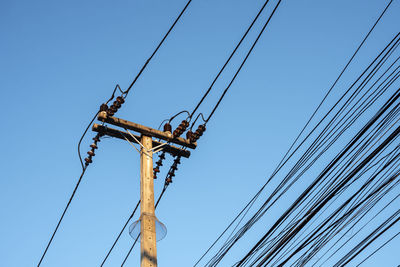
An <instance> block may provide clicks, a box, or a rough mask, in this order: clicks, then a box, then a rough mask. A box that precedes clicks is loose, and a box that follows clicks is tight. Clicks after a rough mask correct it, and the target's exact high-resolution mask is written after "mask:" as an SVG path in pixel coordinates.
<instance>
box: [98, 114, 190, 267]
mask: <svg viewBox="0 0 400 267" xmlns="http://www.w3.org/2000/svg"><path fill="white" fill-rule="evenodd" d="M98 120H99V121H102V122H103V123H109V124H112V125H115V126H118V127H122V128H124V129H125V131H120V130H117V129H113V128H109V127H107V126H103V125H99V124H96V123H95V124H94V125H93V128H92V130H93V131H95V132H99V133H102V134H104V135H108V136H111V137H116V138H119V139H123V140H126V141H129V142H131V143H136V144H139V145H140V146H141V149H140V266H141V267H157V245H156V225H155V223H156V216H155V208H154V180H153V179H154V178H153V153H156V152H159V151H161V150H163V151H165V152H167V153H170V154H171V155H173V156H181V157H185V158H188V157H189V156H190V151H188V150H186V149H183V148H178V147H177V146H174V145H172V144H176V145H180V146H183V147H187V148H192V149H195V148H196V146H197V144H196V143H195V142H191V141H190V140H188V139H184V138H181V137H174V136H173V135H172V134H171V132H170V131H165V132H162V131H159V130H155V129H153V128H150V127H146V126H143V125H140V124H137V123H134V122H130V121H127V120H123V119H120V118H116V117H111V116H108V115H107V113H106V112H104V111H102V112H100V113H99V115H98ZM128 129H129V130H132V131H135V132H138V133H140V136H138V135H135V134H132V133H131V132H129V131H128ZM153 138H157V139H160V140H163V141H165V142H161V141H156V140H153Z"/></svg>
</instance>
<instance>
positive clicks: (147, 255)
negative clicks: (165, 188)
mask: <svg viewBox="0 0 400 267" xmlns="http://www.w3.org/2000/svg"><path fill="white" fill-rule="evenodd" d="M141 143H142V145H143V147H142V149H141V150H140V200H141V202H140V255H141V256H140V266H141V267H155V266H157V246H156V221H155V218H156V217H155V212H154V182H153V151H152V147H153V140H152V138H151V137H150V136H146V135H143V134H142V138H141Z"/></svg>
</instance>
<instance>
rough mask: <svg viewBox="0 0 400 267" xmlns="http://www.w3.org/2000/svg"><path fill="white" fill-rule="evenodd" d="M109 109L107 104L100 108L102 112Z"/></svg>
mask: <svg viewBox="0 0 400 267" xmlns="http://www.w3.org/2000/svg"><path fill="white" fill-rule="evenodd" d="M107 109H108V106H107V104H104V103H103V104H101V106H100V111H107Z"/></svg>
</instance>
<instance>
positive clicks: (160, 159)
mask: <svg viewBox="0 0 400 267" xmlns="http://www.w3.org/2000/svg"><path fill="white" fill-rule="evenodd" d="M164 159H165V151H163V152H162V153H161V154H160V156H159V157H158V161H157V162H156V167H154V168H153V178H154V179H157V173H159V172H160V167H161V166H162V165H163V163H162V162H163V160H164Z"/></svg>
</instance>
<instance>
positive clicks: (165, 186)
mask: <svg viewBox="0 0 400 267" xmlns="http://www.w3.org/2000/svg"><path fill="white" fill-rule="evenodd" d="M168 185H169V184H165V185H164V187H163V189H162V191H161V193H160V195H159V196H158V199H157V201H156V204H155V206H154V209H157V206H158V204H159V203H160V200H161V199H162V197H163V195H164V193H165V191H166V190H167V188H168ZM139 236H140V234H139V235H138V236H137V237H136V238H135V241H134V242H133V244H132V246H131V247H130V249H129V251H128V253H127V254H126V256H125V258H124V260H123V261H122V264H121V267H122V266H124V264H125V262H126V260H127V259H128V258H129V255H130V254H131V252H132V250H133V248H134V247H135V245H136V243H137V241H138V239H139Z"/></svg>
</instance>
